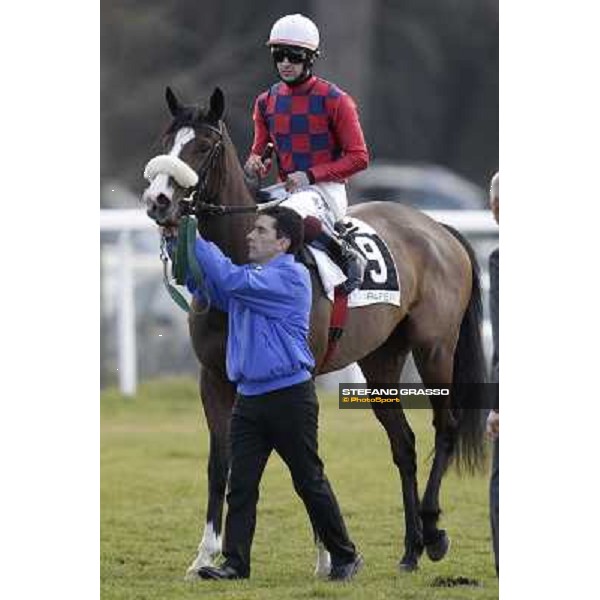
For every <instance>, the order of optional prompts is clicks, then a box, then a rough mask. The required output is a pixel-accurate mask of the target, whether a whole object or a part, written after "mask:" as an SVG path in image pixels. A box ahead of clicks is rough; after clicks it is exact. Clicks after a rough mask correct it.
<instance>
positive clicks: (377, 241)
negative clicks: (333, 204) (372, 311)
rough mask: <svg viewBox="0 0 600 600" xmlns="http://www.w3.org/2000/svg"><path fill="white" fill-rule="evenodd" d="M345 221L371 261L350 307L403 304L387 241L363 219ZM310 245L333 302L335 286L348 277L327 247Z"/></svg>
mask: <svg viewBox="0 0 600 600" xmlns="http://www.w3.org/2000/svg"><path fill="white" fill-rule="evenodd" d="M344 223H346V226H347V227H348V226H350V227H351V228H352V230H353V231H352V233H351V234H350V235H351V239H352V243H353V245H354V246H355V248H357V249H358V250H359V251H360V252H361V253H362V254H363V256H364V257H365V258H366V259H367V261H368V262H367V267H366V270H365V278H364V281H363V283H362V285H361V286H360V288H359V289H357V290H354V291H353V292H352V293H351V294H350V296H349V297H348V307H350V308H352V307H357V306H367V305H369V304H382V303H383V304H393V305H395V306H400V278H399V277H398V271H397V268H396V264H395V262H394V258H393V256H392V253H391V252H390V251H389V249H388V247H387V244H386V243H385V242H384V241H383V240H382V239H381V238H380V237H379V235H377V233H376V232H375V230H374V229H373V228H372V227H371V226H370V225H367V224H366V223H365V222H364V221H360V220H358V219H354V218H349V217H347V218H346V219H344ZM307 248H308V249H309V251H310V252H311V254H312V255H313V257H314V259H315V263H316V264H317V270H318V272H319V277H320V278H321V282H322V283H323V289H324V290H325V293H326V294H327V297H328V298H329V300H331V301H332V302H333V293H334V288H335V286H336V285H339V284H340V283H342V282H343V281H344V280H345V279H346V277H345V275H344V274H343V273H342V270H341V269H340V268H339V267H338V266H337V265H336V264H335V263H334V262H333V261H332V260H331V259H330V258H329V256H328V255H327V253H326V252H325V251H323V250H319V249H317V248H313V247H312V246H307Z"/></svg>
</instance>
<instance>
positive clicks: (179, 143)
mask: <svg viewBox="0 0 600 600" xmlns="http://www.w3.org/2000/svg"><path fill="white" fill-rule="evenodd" d="M195 137H196V134H195V133H194V130H193V129H192V128H191V127H182V128H181V129H180V130H179V131H178V132H177V134H176V135H175V141H174V142H173V147H172V148H171V150H170V151H169V156H174V157H175V158H179V155H180V154H181V151H182V150H183V148H184V147H185V146H186V145H187V144H188V143H189V142H191V141H192V140H193V139H194V138H195ZM174 191H175V188H174V186H173V185H172V183H171V177H170V175H169V174H167V173H159V174H158V175H156V177H154V179H153V180H152V182H151V183H150V185H149V186H148V187H147V188H146V191H145V192H144V196H143V201H144V203H145V204H146V206H147V208H148V214H149V215H150V216H151V217H153V218H156V217H159V218H161V217H163V216H164V215H161V214H160V211H161V210H162V211H163V212H166V211H167V209H168V208H169V206H170V204H171V202H172V200H173V193H174Z"/></svg>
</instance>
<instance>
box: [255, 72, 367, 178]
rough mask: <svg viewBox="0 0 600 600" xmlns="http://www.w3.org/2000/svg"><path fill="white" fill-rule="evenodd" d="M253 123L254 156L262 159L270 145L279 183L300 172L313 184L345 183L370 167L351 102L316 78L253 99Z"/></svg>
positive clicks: (275, 87)
mask: <svg viewBox="0 0 600 600" xmlns="http://www.w3.org/2000/svg"><path fill="white" fill-rule="evenodd" d="M253 119H254V143H253V145H252V153H254V154H258V155H261V154H262V153H263V151H264V149H265V147H266V145H267V143H268V142H269V141H271V142H273V144H274V145H275V150H276V153H277V159H278V166H279V177H280V179H281V180H284V179H285V178H286V176H287V175H289V174H290V173H293V172H294V171H304V172H306V173H307V174H308V177H309V179H310V181H311V183H320V182H325V181H337V182H342V183H343V182H345V181H346V179H348V177H350V176H351V175H353V174H354V173H357V172H358V171H361V170H362V169H364V168H365V167H366V166H367V164H368V152H367V147H366V144H365V139H364V135H363V132H362V128H361V126H360V121H359V118H358V111H357V108H356V104H355V102H354V100H353V99H352V97H351V96H350V95H349V94H347V93H346V92H344V91H343V90H341V89H340V88H338V87H337V86H336V85H334V84H333V83H330V82H329V81H326V80H324V79H321V78H319V77H315V76H312V77H310V78H309V79H307V80H306V81H305V82H304V83H301V84H300V85H297V86H289V85H287V84H286V83H285V82H279V83H276V84H274V85H273V86H271V88H270V89H269V90H267V91H265V92H263V93H262V94H260V95H259V96H258V98H257V99H256V102H255V104H254V115H253Z"/></svg>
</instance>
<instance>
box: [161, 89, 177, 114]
mask: <svg viewBox="0 0 600 600" xmlns="http://www.w3.org/2000/svg"><path fill="white" fill-rule="evenodd" d="M165 97H166V99H167V104H168V105H169V110H170V111H171V114H172V115H173V116H174V117H175V116H177V115H178V114H179V111H180V110H181V104H179V100H177V98H176V97H175V94H174V93H173V90H172V89H171V88H170V87H168V86H167V91H166V93H165Z"/></svg>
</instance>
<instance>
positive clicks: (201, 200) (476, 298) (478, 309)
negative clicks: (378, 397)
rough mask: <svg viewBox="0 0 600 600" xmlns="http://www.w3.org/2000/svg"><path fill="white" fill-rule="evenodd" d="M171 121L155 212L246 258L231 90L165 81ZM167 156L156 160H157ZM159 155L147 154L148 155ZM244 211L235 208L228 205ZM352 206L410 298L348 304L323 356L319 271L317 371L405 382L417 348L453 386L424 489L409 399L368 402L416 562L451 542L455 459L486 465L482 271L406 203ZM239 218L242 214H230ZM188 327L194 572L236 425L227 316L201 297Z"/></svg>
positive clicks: (149, 196)
mask: <svg viewBox="0 0 600 600" xmlns="http://www.w3.org/2000/svg"><path fill="white" fill-rule="evenodd" d="M166 100H167V105H168V108H169V111H170V113H171V122H170V125H169V126H168V129H167V130H166V132H165V133H164V134H163V136H162V143H163V144H164V148H165V152H166V153H168V156H169V157H170V158H169V159H167V161H163V165H165V164H170V165H171V167H168V166H167V167H165V166H163V169H164V170H163V171H161V172H160V173H154V174H153V175H154V176H153V178H149V179H151V183H150V185H149V186H148V187H147V188H146V190H145V191H144V192H143V196H142V201H143V203H144V204H145V206H146V210H147V214H148V216H149V217H150V218H151V219H153V220H154V221H155V222H156V223H157V224H159V225H161V226H173V225H175V224H176V223H178V222H179V220H180V217H181V215H182V214H183V213H184V212H185V211H186V210H187V211H192V212H194V213H195V214H196V215H197V216H198V228H197V229H198V232H199V233H200V235H202V236H203V237H204V238H206V239H208V240H211V241H212V242H214V243H215V244H217V245H218V246H219V247H220V248H221V250H222V251H223V252H224V253H225V254H226V255H228V256H229V257H230V258H231V259H232V260H233V261H234V262H235V263H237V264H242V263H244V262H246V261H247V248H246V240H245V235H246V233H247V232H248V231H249V230H250V229H251V225H252V223H253V221H254V216H253V214H252V213H253V212H255V209H256V200H255V196H254V194H252V193H251V192H250V191H249V188H248V185H247V182H246V179H245V176H244V172H243V168H242V165H241V163H240V160H239V158H238V154H237V152H236V149H235V147H234V145H233V143H232V140H231V138H230V136H229V134H228V131H227V128H226V126H225V123H224V121H223V114H224V110H225V98H224V94H223V92H222V91H221V90H220V89H219V88H215V89H214V91H213V93H212V95H211V96H210V100H209V104H208V107H202V106H199V105H187V104H183V103H182V102H181V101H180V100H179V99H178V98H177V97H176V95H175V94H174V92H173V91H172V90H171V89H170V88H167V90H166ZM162 158H164V157H156V158H155V159H153V161H154V163H155V164H156V161H158V162H159V163H160V162H161V159H162ZM151 162H152V161H150V162H149V163H148V166H149V165H150V163H151ZM229 209H231V212H233V211H239V214H236V215H235V216H231V215H230V216H223V214H220V213H226V212H227V211H228V210H229ZM348 215H350V216H352V217H356V218H358V219H361V220H362V221H365V222H366V223H368V224H369V225H370V226H371V227H373V228H374V229H375V230H376V231H377V232H378V234H379V235H380V236H381V237H382V238H383V239H384V240H385V242H386V243H387V245H388V247H389V249H390V251H391V253H392V255H393V258H394V261H395V264H396V265H397V266H398V276H399V280H400V284H401V285H400V288H401V291H402V297H401V302H400V306H393V305H388V304H372V305H368V306H365V307H360V308H351V309H349V312H348V317H347V322H346V326H345V331H344V333H343V336H342V337H341V339H340V340H339V346H338V347H337V350H336V352H335V353H334V354H333V356H331V358H330V360H329V361H328V362H327V363H326V364H323V357H324V356H325V353H326V350H327V347H328V327H329V322H330V317H331V314H332V303H331V302H330V301H329V300H328V298H327V297H326V296H325V294H324V292H323V289H322V286H321V285H320V283H319V280H318V279H317V274H316V272H315V271H314V270H311V278H312V290H313V302H312V311H311V320H310V334H309V342H310V347H311V350H312V352H313V354H314V357H315V361H316V365H317V368H316V372H315V375H316V374H324V373H328V372H331V371H336V370H338V369H341V368H343V367H345V366H347V365H349V364H351V363H354V362H357V363H358V365H359V366H360V368H361V370H362V372H363V374H364V377H365V379H366V381H367V387H373V384H375V383H376V382H398V381H399V380H400V376H401V373H402V370H403V367H404V364H405V361H406V359H407V356H408V355H409V353H410V352H412V354H413V357H414V360H415V364H416V366H417V369H418V372H419V375H420V377H421V379H422V381H423V384H425V386H426V387H431V386H441V385H446V386H450V390H451V393H450V394H449V395H438V396H433V395H432V396H431V398H430V403H431V408H432V410H433V427H434V429H435V438H434V439H435V442H434V449H433V460H432V464H431V470H430V474H429V477H428V481H427V485H426V488H425V492H424V494H423V496H422V497H420V496H419V491H418V489H417V479H416V472H417V467H416V451H415V435H414V433H413V431H412V429H411V427H410V425H409V423H408V421H407V419H406V416H405V414H404V411H403V410H402V409H401V408H397V409H394V410H390V409H389V408H386V407H385V406H382V405H381V404H376V403H372V404H371V408H372V410H373V412H374V414H375V417H376V418H377V419H378V421H379V423H380V424H381V425H382V427H383V429H384V430H385V432H386V434H387V437H388V439H389V443H390V448H391V453H392V460H393V462H394V464H395V465H396V467H397V469H398V471H399V475H400V480H401V483H402V498H403V502H404V511H405V539H404V554H403V555H402V557H401V558H400V560H399V564H398V568H399V569H400V570H402V571H413V570H415V569H416V568H417V567H418V563H419V560H420V558H421V556H422V554H423V551H425V552H426V554H427V556H428V557H429V558H430V559H431V560H433V561H438V560H441V559H442V558H443V557H444V556H445V555H446V553H447V551H448V549H449V545H450V538H449V536H448V534H447V533H446V531H444V530H443V529H439V528H438V520H439V516H440V503H439V493H440V486H441V482H442V478H443V476H444V474H445V472H446V471H447V468H448V466H449V465H450V463H451V462H452V461H454V462H456V464H457V465H458V466H460V467H464V468H466V470H471V471H473V470H477V469H480V468H482V465H483V455H484V443H483V439H484V436H483V433H484V431H483V428H484V424H483V419H482V418H481V413H482V411H481V410H476V409H477V408H480V409H481V408H483V402H484V400H483V394H482V393H481V392H479V391H478V390H480V388H481V386H476V385H464V384H470V383H481V382H484V381H485V379H486V369H485V360H484V354H483V346H482V339H481V325H482V305H481V288H480V282H479V271H478V267H477V261H476V258H475V255H474V252H473V249H472V248H471V247H470V246H469V244H468V242H467V241H466V240H465V239H464V238H463V237H462V236H461V235H460V234H459V233H458V232H457V231H456V230H453V229H452V228H450V227H447V226H444V225H441V224H439V223H437V222H436V221H434V220H433V219H431V218H429V217H428V216H426V215H425V214H424V213H422V212H420V211H417V210H415V209H412V208H410V207H408V206H404V205H401V204H398V203H390V202H369V203H364V204H358V205H354V206H351V207H350V209H349V211H348ZM232 219H235V224H234V223H232V221H231V220H232ZM189 333H190V338H191V343H192V346H193V349H194V352H195V354H196V356H197V358H198V360H199V362H200V380H199V388H200V396H201V401H202V406H203V408H204V414H205V416H206V420H207V424H208V429H209V432H210V453H209V460H208V505H207V509H206V522H205V526H204V532H203V535H202V539H201V541H200V544H199V546H198V553H197V556H196V558H195V559H194V560H193V562H192V564H191V565H190V567H189V569H188V572H187V575H186V577H188V578H193V577H194V575H195V573H196V571H197V570H198V569H199V568H200V567H201V566H205V565H210V564H213V561H214V559H215V558H216V557H217V556H218V554H219V552H220V548H221V531H222V529H221V527H222V516H223V501H224V496H225V492H226V486H227V477H228V462H229V456H228V444H227V437H228V425H229V417H230V413H231V410H232V406H233V403H234V400H235V388H234V385H233V384H232V383H231V382H230V381H228V379H227V376H226V373H225V343H226V338H227V319H226V315H225V314H224V313H222V312H220V311H218V310H216V309H213V308H210V310H208V311H206V310H202V301H201V300H198V299H196V298H194V299H193V301H192V305H191V309H190V312H189ZM315 542H316V545H317V565H316V569H315V574H316V575H320V576H326V575H327V573H328V570H329V564H330V563H329V558H330V557H329V555H328V553H327V551H326V550H325V548H324V547H323V545H322V543H321V542H320V541H319V539H318V536H317V535H316V532H315Z"/></svg>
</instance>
